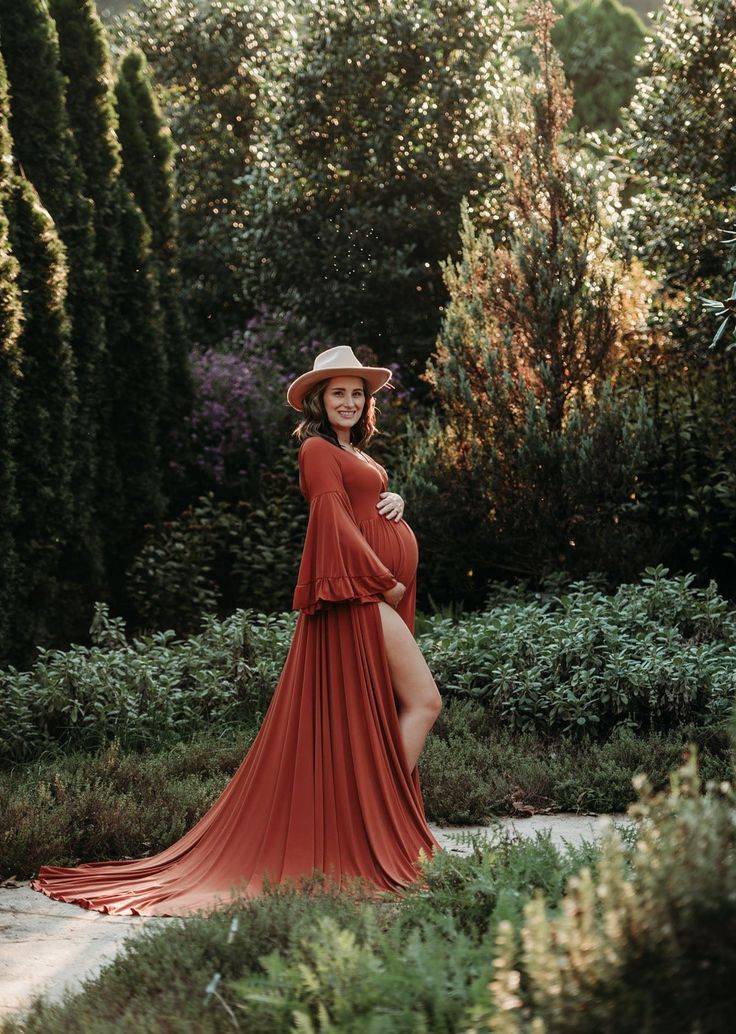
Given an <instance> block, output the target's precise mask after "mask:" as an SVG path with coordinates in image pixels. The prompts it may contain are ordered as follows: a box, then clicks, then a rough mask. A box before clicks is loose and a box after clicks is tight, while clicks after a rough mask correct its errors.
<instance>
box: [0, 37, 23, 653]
mask: <svg viewBox="0 0 736 1034" xmlns="http://www.w3.org/2000/svg"><path fill="white" fill-rule="evenodd" d="M7 111H8V83H7V76H6V73H5V66H4V64H3V62H2V58H0V658H3V659H4V658H5V657H7V654H8V651H9V649H10V631H11V614H12V605H13V599H14V594H15V588H16V556H15V543H14V536H13V528H14V524H15V521H16V519H17V512H18V511H17V502H16V488H15V474H16V471H15V458H14V454H13V449H14V446H15V442H16V436H17V435H16V402H17V396H18V381H19V378H20V375H21V366H22V364H21V352H20V347H19V337H20V332H21V327H22V323H23V314H22V311H21V305H20V292H19V289H18V282H17V280H18V273H19V268H18V262H17V260H16V258H15V256H14V255H13V254H12V252H11V250H10V244H9V237H8V220H7V216H6V215H5V202H6V198H7V193H8V189H9V186H10V177H11V171H10V170H11V164H10V162H11V141H10V133H9V132H8V122H7Z"/></svg>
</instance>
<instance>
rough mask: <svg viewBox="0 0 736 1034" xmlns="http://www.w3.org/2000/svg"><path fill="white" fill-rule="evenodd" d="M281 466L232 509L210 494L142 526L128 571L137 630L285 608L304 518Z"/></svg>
mask: <svg viewBox="0 0 736 1034" xmlns="http://www.w3.org/2000/svg"><path fill="white" fill-rule="evenodd" d="M289 462H293V460H291V459H290V461H289ZM283 468H284V464H281V465H280V466H278V467H274V468H273V469H272V470H270V471H266V472H264V474H263V475H262V477H261V486H260V491H259V496H258V498H257V500H256V501H254V502H251V501H243V502H241V503H240V504H238V507H237V509H234V508H233V506H232V505H231V504H229V503H228V502H225V501H222V500H215V498H214V496H213V494H212V493H211V492H209V493H207V495H205V496H200V498H199V500H198V501H197V503H196V504H194V505H192V506H190V507H188V508H187V509H186V510H185V511H184V512H183V513H182V514H180V515H179V517H177V518H176V519H174V520H169V521H164V522H162V523H161V524H159V525H151V526H149V527H148V529H147V534H146V539H145V541H144V543H143V546H142V548H141V549H140V551H139V552H138V554H137V555H136V557H135V559H134V560H133V563H132V564H131V565H130V568H129V570H128V573H127V590H128V595H129V597H130V599H131V600H132V602H133V605H134V607H135V615H136V620H137V621H138V622H139V623H140V624H141V625H142V626H143V627H145V628H148V629H154V628H160V627H162V626H165V627H173V628H175V629H176V630H177V632H178V633H179V634H188V633H189V632H191V631H193V630H194V629H195V628H196V627H198V626H199V624H200V622H201V620H202V617H203V615H204V614H206V613H220V614H223V613H229V612H230V611H231V610H232V608H233V607H237V606H248V607H250V608H255V609H256V610H261V611H264V612H271V611H278V610H282V611H284V610H289V609H290V607H291V601H292V598H293V595H294V585H295V584H296V576H297V570H298V566H299V552H300V549H301V547H302V545H303V543H304V534H305V532H306V526H307V516H308V514H307V508H306V506H305V503H304V500H303V498H302V496H301V494H300V493H299V491H298V489H297V486H296V485H295V483H294V479H293V477H292V476H290V475H289V474H288V473H286V471H285V470H284V469H283Z"/></svg>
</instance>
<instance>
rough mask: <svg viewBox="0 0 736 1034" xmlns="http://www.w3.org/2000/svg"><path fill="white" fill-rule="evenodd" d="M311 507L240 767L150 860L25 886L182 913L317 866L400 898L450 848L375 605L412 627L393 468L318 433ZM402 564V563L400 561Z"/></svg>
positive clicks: (55, 875)
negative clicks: (276, 650) (283, 646)
mask: <svg viewBox="0 0 736 1034" xmlns="http://www.w3.org/2000/svg"><path fill="white" fill-rule="evenodd" d="M299 465H300V486H301V488H302V492H303V493H304V495H305V498H306V499H307V500H308V502H309V504H310V516H309V523H308V527H307V532H306V536H305V544H304V552H303V554H302V560H301V566H300V574H299V578H298V581H297V587H296V590H295V595H294V601H295V602H294V606H295V607H297V608H299V609H300V613H299V616H298V618H297V622H296V627H295V631H294V635H293V638H292V641H291V644H290V646H289V651H288V654H287V657H286V661H285V663H284V666H283V669H282V671H281V674H280V676H279V679H278V683H277V686H276V689H275V691H274V694H273V697H272V699H271V702H270V704H269V707H268V709H267V711H266V715H265V717H264V719H263V722H262V724H261V727H260V729H259V731H258V734H257V736H256V738H255V740H254V741H253V743H252V745H251V747H250V749H249V751H248V752H247V754H246V756H245V758H244V760H243V762H242V763H241V765H240V767H239V768H238V770H237V772H236V773H235V774H234V776H233V778H232V779H231V780H230V782H229V783H228V785H227V786H226V787H225V789H224V790H223V792H222V793H221V794H220V796H219V797H218V798H217V800H216V801H215V802H214V803H213V804H212V806H211V807H210V808H209V810H208V811H207V812H206V813H205V814H204V815H203V816H202V817H201V818H200V820H199V821H198V822H197V823H196V824H195V825H194V826H193V827H192V828H191V829H190V830H189V831H188V832H187V833H186V834H185V835H184V836H183V837H181V838H180V839H179V840H178V841H176V842H175V843H174V844H172V845H171V846H169V847H168V848H166V849H165V850H163V851H161V852H159V853H157V854H155V855H152V856H150V857H144V858H136V859H124V860H117V861H106V862H105V861H95V862H85V863H82V864H80V865H77V866H73V867H64V866H51V865H45V866H42V867H41V868H40V870H39V873H38V876H37V877H36V878H35V879H33V880H32V881H31V883H30V885H31V887H32V888H33V889H34V890H37V891H40V892H41V893H43V894H46V895H47V896H48V897H50V898H55V899H56V900H59V901H66V902H73V903H76V904H78V905H81V906H83V907H85V908H89V909H94V910H97V911H99V912H105V913H109V914H111V915H142V916H143V915H145V916H184V915H189V914H192V913H195V912H200V911H209V910H211V909H213V908H222V907H227V906H228V905H229V904H230V903H231V902H232V900H233V897H238V896H242V897H245V898H251V897H256V896H258V895H259V894H261V893H263V889H264V882H265V880H267V879H268V880H269V881H270V882H271V883H272V884H277V883H283V882H285V881H293V882H294V883H295V884H296V885H297V886H298V885H299V884H300V882H301V880H302V879H303V878H305V877H311V876H313V875H314V872H315V870H317V871H319V872H322V873H325V874H326V875H327V876H330V877H332V878H334V880H335V881H336V882H337V883H338V885H339V886H341V887H347V886H348V884H349V883H350V882H351V881H352V879H353V878H354V877H360V878H362V879H364V880H366V881H367V883H368V885H369V886H372V887H374V888H375V889H376V891H377V892H381V891H390V892H394V893H397V894H400V893H401V891H402V889H403V888H406V887H408V886H409V885H410V884H412V883H414V882H415V881H417V880H420V879H421V858H422V855H424V856H426V857H430V856H431V855H432V854H433V853H434V852H435V851H437V850H441V846H440V844H439V842H438V841H437V840H436V838H435V837H434V835H433V834H432V832H431V830H430V829H429V827H428V825H427V821H426V817H425V813H424V804H423V800H422V795H421V789H420V785H419V773H418V768H417V766H414V768H413V770H412V771H411V772H410V771H409V769H408V765H407V761H406V756H405V753H404V749H403V742H402V738H401V730H400V725H399V716H398V711H397V702H396V696H395V693H394V689H393V686H392V683H391V676H390V671H389V666H388V658H387V655H386V650H385V644H384V640H383V628H382V622H381V615H380V609H379V606H378V601H379V600H380V599H381V598H382V597H381V594H380V590H381V588H384V589H385V588H389V587H390V586H391V585H393V584H395V582H396V580H397V577H395V575H394V570H395V574H396V576H398V578H399V580H401V581H402V582H403V583H404V584H406V585H407V593H405V596H404V600H402V604H403V605H404V606H403V609H402V605H401V604H400V605H399V606H398V607H397V610H398V611H399V613H400V614H401V616H402V618H403V619H404V621H405V622H406V623H407V624H408V625H409V627H410V628H412V629H413V620H414V592H415V585H414V583H413V579H414V578H415V575H416V561H417V553H416V540H415V539H414V536H413V533H412V532H411V529H410V528H409V527H408V525H407V524H406V523H405V522H403V521H402V522H400V523H396V524H393V525H392V522H390V521H388V520H387V519H386V518H384V517H382V516H381V515H377V514H376V511H375V504H376V501H377V499H378V497H379V493H380V492H381V490H382V489H383V487H384V485H385V483H387V476H386V475H385V471H384V472H383V473H381V471H383V468H378V467H371V466H369V464H368V463H367V461H364V460H361V459H358V458H357V457H355V456H353V455H351V454H349V453H344V454H343V451H342V450H340V449H339V448H337V447H336V446H334V445H331V444H330V443H329V442H327V441H325V440H324V439H321V438H308V439H307V440H306V441H305V442H304V443H303V444H302V447H301V449H300V453H299ZM392 568H393V569H394V570H392Z"/></svg>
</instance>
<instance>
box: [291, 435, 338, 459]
mask: <svg viewBox="0 0 736 1034" xmlns="http://www.w3.org/2000/svg"><path fill="white" fill-rule="evenodd" d="M328 449H330V450H331V451H332V452H342V449H340V447H339V446H337V445H333V444H332V442H328V441H327V439H326V438H322V437H321V436H320V435H318V434H310V435H309V436H308V437H307V438H304V439H303V441H302V443H301V445H300V446H299V454H300V455H301V454H302V453H305V452H307V451H311V452H315V451H317V450H324V451H325V452H326V451H327V450H328Z"/></svg>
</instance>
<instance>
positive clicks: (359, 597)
mask: <svg viewBox="0 0 736 1034" xmlns="http://www.w3.org/2000/svg"><path fill="white" fill-rule="evenodd" d="M396 584H397V579H396V578H394V577H393V575H389V576H383V575H350V576H336V577H333V578H316V579H314V580H313V581H310V582H299V583H298V584H297V586H296V588H295V590H294V600H293V603H292V609H293V610H301V611H303V612H304V613H305V614H314V613H315V611H317V610H324V609H325V607H326V606H328V605H330V604H332V603H379V602H380V601H381V600H382V599H383V593H384V592H385V591H386V590H388V589H391V588H393V586H394V585H396Z"/></svg>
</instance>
